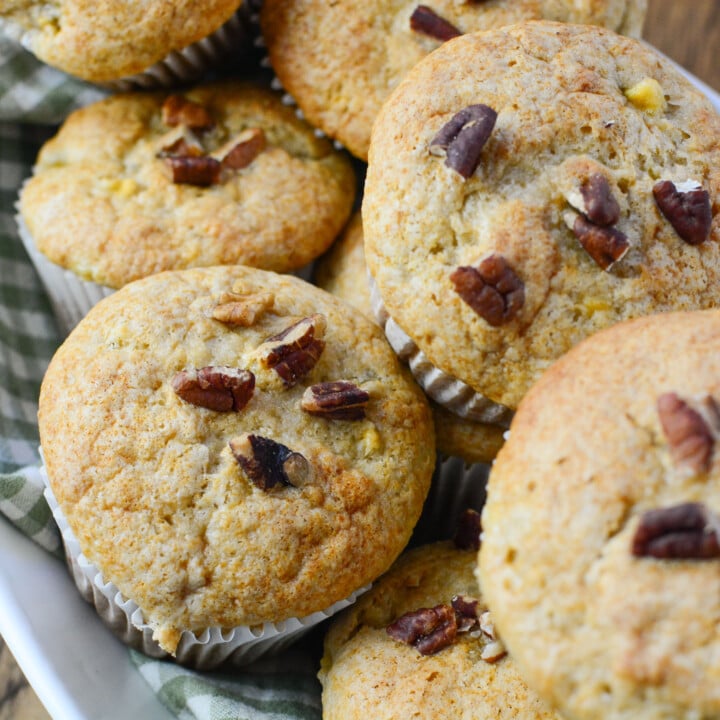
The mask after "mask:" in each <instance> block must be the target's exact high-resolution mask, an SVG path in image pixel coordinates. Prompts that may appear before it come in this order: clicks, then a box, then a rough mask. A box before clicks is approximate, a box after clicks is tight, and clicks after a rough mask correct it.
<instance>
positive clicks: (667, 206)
mask: <svg viewBox="0 0 720 720" xmlns="http://www.w3.org/2000/svg"><path fill="white" fill-rule="evenodd" d="M653 196H654V197H655V202H656V203H657V206H658V207H659V208H660V212H661V213H662V214H663V215H664V216H665V218H666V219H667V221H668V222H669V223H670V224H671V225H672V226H673V228H675V232H676V233H677V234H678V235H679V236H680V237H681V238H682V239H683V240H684V241H685V242H686V243H688V245H700V243H703V242H705V240H707V239H708V238H709V237H710V226H711V225H712V208H711V207H710V194H709V193H708V191H707V190H704V189H703V188H702V186H701V185H700V183H695V182H693V181H687V182H685V183H681V184H680V185H675V184H674V183H672V182H670V180H661V181H660V182H658V183H655V185H654V187H653Z"/></svg>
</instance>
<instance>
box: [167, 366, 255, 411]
mask: <svg viewBox="0 0 720 720" xmlns="http://www.w3.org/2000/svg"><path fill="white" fill-rule="evenodd" d="M171 385H172V389H173V390H174V391H175V393H176V394H177V395H178V397H180V398H182V399H183V400H185V402H189V403H190V404H191V405H197V406H198V407H203V408H207V409H208V410H215V411H217V412H229V411H230V410H234V411H235V412H237V411H238V410H242V409H243V408H244V407H245V406H246V405H247V404H248V403H249V402H250V398H251V397H252V396H253V392H254V390H255V376H254V375H253V374H252V373H251V372H250V371H249V370H239V369H237V368H232V367H225V366H222V365H221V366H218V367H212V366H208V367H204V368H201V369H200V370H182V371H180V372H179V373H176V374H175V376H174V377H173V379H172V382H171Z"/></svg>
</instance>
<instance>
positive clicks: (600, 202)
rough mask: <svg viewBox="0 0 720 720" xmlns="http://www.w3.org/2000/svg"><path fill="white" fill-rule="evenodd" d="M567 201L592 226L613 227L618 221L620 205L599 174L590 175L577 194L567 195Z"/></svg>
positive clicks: (605, 180) (606, 182)
mask: <svg viewBox="0 0 720 720" xmlns="http://www.w3.org/2000/svg"><path fill="white" fill-rule="evenodd" d="M567 200H568V202H569V203H570V204H571V205H572V206H573V207H574V208H575V209H576V210H579V211H580V212H581V213H582V214H583V215H584V216H585V217H586V218H587V219H588V220H589V221H590V222H591V223H593V224H594V225H602V226H606V225H614V224H615V223H616V222H617V221H618V220H619V219H620V205H619V204H618V201H617V200H616V199H615V197H614V196H613V194H612V189H611V188H610V183H609V182H608V180H607V178H606V177H605V176H604V175H602V174H601V173H592V174H591V175H590V176H589V177H588V178H587V179H586V180H585V181H584V182H583V183H582V185H580V189H579V190H578V191H577V193H575V192H572V193H569V194H568V195H567Z"/></svg>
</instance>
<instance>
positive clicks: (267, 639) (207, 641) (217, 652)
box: [40, 466, 370, 670]
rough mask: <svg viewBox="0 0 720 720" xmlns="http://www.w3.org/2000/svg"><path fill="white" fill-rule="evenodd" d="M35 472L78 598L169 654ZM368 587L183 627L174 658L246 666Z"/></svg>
mask: <svg viewBox="0 0 720 720" xmlns="http://www.w3.org/2000/svg"><path fill="white" fill-rule="evenodd" d="M40 472H41V474H42V476H43V481H44V482H45V498H46V499H47V501H48V504H49V505H50V509H51V511H52V514H53V517H54V518H55V522H56V523H57V525H58V528H59V529H60V533H61V535H62V538H63V542H64V544H65V551H66V555H67V559H68V564H69V566H70V570H71V573H72V576H73V580H74V581H75V584H76V585H77V588H78V590H79V591H80V593H81V595H82V596H83V598H85V600H86V601H87V602H89V603H90V604H92V605H93V606H94V607H95V609H96V611H97V613H98V615H99V616H100V618H101V619H102V621H103V622H104V623H105V625H106V626H107V627H108V628H109V629H110V630H111V631H112V632H113V634H114V635H115V636H116V637H118V638H119V639H120V640H122V641H123V642H124V643H125V644H126V645H129V646H130V647H133V648H135V649H136V650H139V651H141V652H143V653H145V654H146V655H149V656H150V657H155V658H168V659H170V656H169V655H168V653H167V652H165V651H164V650H163V649H162V648H161V647H160V646H159V645H158V643H157V642H155V641H154V640H153V638H152V634H153V633H152V628H151V627H150V626H149V625H148V624H147V623H146V622H145V619H144V617H143V614H142V610H141V609H140V608H139V607H138V606H137V604H136V603H135V602H133V601H132V600H128V599H126V598H125V597H124V596H123V595H122V593H121V592H120V591H119V590H118V588H117V586H116V585H114V584H113V583H111V582H106V581H105V580H104V578H103V576H102V573H101V572H100V571H99V570H98V568H97V566H95V565H93V564H92V563H91V562H90V561H89V560H88V559H87V558H86V557H85V555H83V553H82V551H81V549H80V544H79V543H78V541H77V538H76V537H75V535H74V533H73V532H72V530H71V529H70V526H69V525H68V523H67V520H66V518H65V516H64V515H63V513H62V510H61V509H60V506H59V505H58V502H57V500H56V498H55V495H54V494H53V492H52V490H51V488H50V485H49V482H48V477H47V471H46V469H45V467H44V466H43V467H42V468H41V470H40ZM369 589H370V585H366V586H365V587H362V588H360V589H359V590H357V591H355V592H354V593H352V594H351V595H350V596H349V597H347V598H345V599H344V600H340V601H338V602H336V603H333V604H332V605H331V606H330V607H328V608H325V609H324V610H321V611H318V612H314V613H312V614H310V615H307V616H305V617H303V618H289V619H287V620H283V621H281V622H276V623H272V622H266V623H263V624H262V625H256V626H246V625H242V626H238V627H234V628H230V629H222V628H218V627H212V628H207V629H206V630H204V631H203V632H202V633H201V634H199V635H196V634H195V633H193V632H190V631H189V630H186V631H184V632H183V633H182V636H181V638H180V643H179V644H178V647H177V650H176V654H175V657H174V658H173V659H174V660H175V662H177V663H179V664H181V665H185V666H188V667H192V668H195V669H197V670H211V669H213V668H217V667H218V666H220V665H247V664H248V663H251V662H253V661H255V660H257V659H258V658H260V657H262V656H264V655H268V654H271V653H272V654H275V653H278V652H280V651H282V650H283V649H285V648H286V647H288V646H289V645H290V644H292V643H294V642H296V641H297V640H299V639H300V637H302V636H303V635H304V634H305V633H307V632H308V631H309V630H311V629H312V628H313V627H314V626H315V625H317V624H318V623H320V622H322V621H324V620H327V619H328V618H330V617H332V616H333V615H334V614H335V613H337V612H339V611H340V610H342V609H344V608H346V607H348V606H349V605H352V604H353V603H354V602H355V600H356V599H357V598H358V597H359V596H360V595H362V593H364V592H366V591H367V590H369Z"/></svg>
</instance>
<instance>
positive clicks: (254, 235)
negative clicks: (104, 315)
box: [20, 81, 355, 288]
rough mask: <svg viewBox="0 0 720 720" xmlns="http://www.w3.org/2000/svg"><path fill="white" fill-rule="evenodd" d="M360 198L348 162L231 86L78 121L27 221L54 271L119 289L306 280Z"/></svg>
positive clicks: (47, 170)
mask: <svg viewBox="0 0 720 720" xmlns="http://www.w3.org/2000/svg"><path fill="white" fill-rule="evenodd" d="M354 195H355V181H354V173H353V170H352V167H351V164H350V161H349V159H348V158H347V157H346V156H345V155H344V154H343V153H339V152H337V151H335V150H333V148H332V146H331V144H330V143H329V142H328V141H327V140H324V139H318V138H317V137H315V135H314V134H313V131H312V129H311V128H310V127H309V126H308V125H307V124H305V123H304V122H302V121H301V120H298V119H297V118H296V117H295V114H294V113H293V111H292V110H291V109H289V108H287V107H285V106H284V105H283V104H282V103H281V101H280V98H279V97H278V96H277V95H276V94H274V93H271V92H270V91H267V90H263V89H260V88H256V87H254V86H251V85H246V84H241V83H238V82H232V81H227V82H221V83H216V84H212V85H205V86H201V87H197V88H194V89H190V90H187V91H185V92H183V93H182V94H179V93H174V94H170V93H125V94H118V95H114V96H112V97H109V98H107V99H105V100H102V101H100V102H98V103H95V104H93V105H90V106H88V107H85V108H82V109H81V110H78V111H76V112H74V113H73V114H71V115H70V116H69V117H68V119H67V120H66V121H65V123H64V124H63V126H62V127H61V128H60V131H59V132H58V134H57V135H56V136H55V137H54V138H52V139H51V140H50V141H49V142H47V143H46V144H45V146H44V147H43V148H42V150H41V152H40V154H39V157H38V159H37V163H36V165H35V169H34V174H33V176H32V178H30V180H28V181H27V183H26V184H25V186H24V187H23V189H22V192H21V196H20V214H21V217H22V220H23V221H24V223H25V225H26V226H27V228H28V230H29V232H30V235H31V236H32V238H33V240H34V242H35V244H36V245H37V247H38V249H39V250H40V251H41V252H42V253H43V254H44V255H45V256H46V257H47V258H48V259H50V260H51V261H52V262H54V263H57V264H58V265H60V266H62V267H64V268H66V269H69V270H72V271H73V272H74V273H76V274H77V275H79V276H80V277H82V278H84V279H87V280H92V281H94V282H97V283H99V284H101V285H107V286H109V287H111V288H118V287H122V286H123V285H124V284H126V283H128V282H130V281H132V280H136V279H138V278H141V277H145V276H147V275H150V274H152V273H155V272H160V271H163V270H176V269H183V268H186V267H194V266H209V265H219V264H235V263H238V264H245V265H251V266H253V267H261V268H263V269H269V270H275V271H278V272H285V271H289V270H293V269H296V268H299V267H301V266H303V265H305V264H306V263H308V262H309V261H310V260H312V259H313V258H314V257H316V256H317V255H319V254H320V253H322V252H323V251H324V250H325V249H326V248H327V247H328V246H329V245H330V244H331V243H332V241H333V239H334V238H335V236H336V235H337V233H338V232H339V231H340V229H341V228H342V227H343V225H344V223H345V221H346V220H347V217H348V216H349V214H350V210H351V208H352V204H353V199H354Z"/></svg>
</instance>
